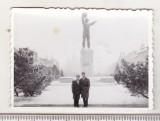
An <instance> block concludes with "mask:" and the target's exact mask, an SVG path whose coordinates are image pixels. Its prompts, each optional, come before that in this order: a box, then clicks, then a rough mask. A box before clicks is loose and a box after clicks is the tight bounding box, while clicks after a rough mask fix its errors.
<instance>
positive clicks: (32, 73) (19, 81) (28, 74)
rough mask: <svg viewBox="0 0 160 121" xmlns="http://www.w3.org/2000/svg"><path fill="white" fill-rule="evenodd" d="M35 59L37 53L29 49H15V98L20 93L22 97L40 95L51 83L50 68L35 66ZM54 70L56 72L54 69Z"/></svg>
mask: <svg viewBox="0 0 160 121" xmlns="http://www.w3.org/2000/svg"><path fill="white" fill-rule="evenodd" d="M37 58H38V57H37V53H36V52H34V51H32V50H30V49H29V48H20V49H18V50H16V49H15V52H14V92H15V94H16V96H18V95H19V92H20V91H21V92H23V93H24V96H33V95H34V94H41V92H42V90H43V89H44V88H45V87H47V86H48V85H49V84H50V83H51V81H52V79H53V75H52V73H51V67H46V66H45V65H35V64H34V63H35V60H37ZM54 68H55V69H54V70H56V67H54ZM56 73H58V70H56ZM19 90H20V91H19Z"/></svg>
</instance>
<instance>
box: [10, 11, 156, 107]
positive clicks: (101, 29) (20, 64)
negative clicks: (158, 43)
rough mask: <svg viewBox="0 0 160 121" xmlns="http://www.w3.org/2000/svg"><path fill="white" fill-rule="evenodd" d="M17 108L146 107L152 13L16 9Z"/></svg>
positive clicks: (13, 33)
mask: <svg viewBox="0 0 160 121" xmlns="http://www.w3.org/2000/svg"><path fill="white" fill-rule="evenodd" d="M11 18H12V21H11V30H12V31H11V40H12V45H13V47H12V49H13V50H12V51H13V53H12V56H13V58H12V65H13V68H12V73H13V80H12V101H13V107H64V108H149V107H150V106H151V104H152V97H153V95H152V83H153V77H152V76H153V72H152V71H153V69H152V68H153V67H152V61H153V59H152V49H153V48H152V41H153V40H152V24H153V22H152V11H150V10H134V11H132V10H106V9H58V8H57V9H54V8H51V9H44V8H14V9H12V15H11Z"/></svg>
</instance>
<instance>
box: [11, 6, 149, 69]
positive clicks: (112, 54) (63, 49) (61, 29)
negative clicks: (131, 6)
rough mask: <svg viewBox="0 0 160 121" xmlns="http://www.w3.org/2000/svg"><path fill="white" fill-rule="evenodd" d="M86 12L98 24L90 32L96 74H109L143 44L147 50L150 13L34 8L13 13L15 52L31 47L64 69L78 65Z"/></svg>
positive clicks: (90, 20) (15, 10) (14, 10)
mask: <svg viewBox="0 0 160 121" xmlns="http://www.w3.org/2000/svg"><path fill="white" fill-rule="evenodd" d="M84 12H85V13H87V17H88V18H89V22H92V21H94V20H96V21H97V23H96V24H95V25H93V26H91V28H90V41H91V49H92V50H93V51H94V71H95V72H104V71H107V69H109V67H110V66H112V64H113V63H115V62H116V61H117V60H118V58H119V56H120V53H125V54H128V53H129V52H132V51H133V50H138V49H139V48H140V47H141V45H142V44H143V45H144V46H148V40H149V31H151V30H150V26H151V17H150V16H151V13H150V12H147V11H131V10H129V11H126V10H124V11H122V10H119V11H117V10H111V11H107V10H95V9H93V10H91V9H89V10H84V9H81V10H78V9H75V10H70V9H33V8H32V9H13V10H12V20H13V21H12V30H13V32H12V35H11V36H12V38H13V40H14V46H15V48H22V47H29V48H30V49H32V50H34V51H36V52H37V53H38V56H39V57H41V58H51V57H52V58H54V59H56V60H57V61H58V62H59V63H60V66H61V68H64V69H66V68H69V66H70V65H71V64H73V63H75V64H78V61H79V60H80V52H81V49H82V32H83V26H82V20H81V15H82V13H84ZM75 61H77V62H75ZM77 68H78V66H77ZM73 69H75V68H73Z"/></svg>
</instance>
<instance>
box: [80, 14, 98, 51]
mask: <svg viewBox="0 0 160 121" xmlns="http://www.w3.org/2000/svg"><path fill="white" fill-rule="evenodd" d="M96 22H97V21H93V22H91V23H89V19H88V18H87V13H83V14H82V24H83V42H82V46H83V48H85V41H86V39H87V45H88V48H90V30H89V29H90V26H91V25H94V24H95V23H96Z"/></svg>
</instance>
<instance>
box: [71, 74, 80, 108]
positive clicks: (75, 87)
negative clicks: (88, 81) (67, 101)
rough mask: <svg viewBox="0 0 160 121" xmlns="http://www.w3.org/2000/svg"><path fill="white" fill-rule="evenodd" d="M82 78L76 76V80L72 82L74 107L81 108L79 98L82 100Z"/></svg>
mask: <svg viewBox="0 0 160 121" xmlns="http://www.w3.org/2000/svg"><path fill="white" fill-rule="evenodd" d="M79 79H80V76H79V75H77V76H76V80H73V81H72V93H73V99H74V107H79V98H80V93H81V90H80V85H79Z"/></svg>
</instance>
